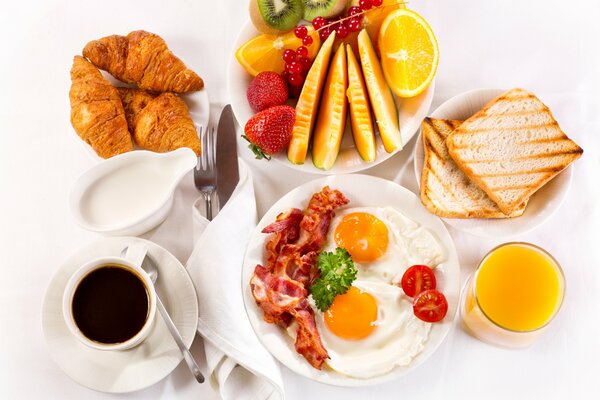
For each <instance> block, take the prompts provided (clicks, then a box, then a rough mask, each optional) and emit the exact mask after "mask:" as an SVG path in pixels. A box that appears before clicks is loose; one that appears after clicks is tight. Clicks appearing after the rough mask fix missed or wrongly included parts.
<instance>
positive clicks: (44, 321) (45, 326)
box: [41, 236, 198, 394]
mask: <svg viewBox="0 0 600 400" xmlns="http://www.w3.org/2000/svg"><path fill="white" fill-rule="evenodd" d="M118 241H140V242H142V243H145V244H147V245H149V247H150V249H149V251H150V250H151V249H152V248H154V249H155V250H156V251H159V252H162V253H164V254H167V255H168V256H169V257H170V258H171V260H172V261H173V264H174V265H177V267H178V268H179V269H180V272H183V274H182V275H181V276H182V277H183V276H185V278H183V279H185V280H187V281H188V282H187V284H188V286H189V287H191V290H190V292H189V293H188V294H187V295H192V294H193V298H194V301H193V302H190V307H191V308H193V310H192V311H193V314H194V316H193V317H194V318H193V319H192V318H190V321H189V323H190V324H192V325H193V326H194V334H193V335H191V336H190V337H189V338H187V340H186V338H183V340H184V344H185V345H186V347H187V348H188V349H189V348H190V347H191V345H192V343H193V341H194V339H195V337H196V334H197V331H198V327H197V325H198V295H197V293H196V289H195V286H194V284H193V281H192V280H191V277H190V276H189V273H188V272H187V269H186V268H185V266H184V265H183V264H182V263H181V262H180V261H179V260H178V259H177V257H175V256H174V255H173V254H172V253H171V252H169V251H168V250H167V249H165V248H164V247H162V246H161V245H159V244H157V243H155V242H152V241H150V240H147V239H143V238H139V237H134V236H112V237H111V236H108V237H101V238H97V239H95V240H92V241H90V242H87V243H86V244H84V245H83V246H81V247H80V248H78V249H76V250H74V251H73V252H71V253H70V254H69V255H68V256H67V257H65V258H64V259H63V260H62V262H61V264H60V265H59V266H58V267H57V268H56V270H55V271H54V274H53V275H52V278H51V279H50V283H49V284H48V286H47V287H46V291H45V293H44V297H43V301H42V305H41V329H42V335H43V337H44V344H45V347H46V351H47V352H48V354H49V356H50V358H51V359H52V361H54V363H55V364H56V366H58V367H59V368H60V370H61V371H62V372H63V373H64V374H65V375H66V376H68V377H69V378H70V379H71V380H72V381H73V382H75V383H77V384H78V385H81V386H83V387H85V388H88V389H91V390H94V391H96V392H100V393H114V394H120V393H131V392H135V391H139V390H142V389H145V388H148V387H150V386H152V385H154V384H156V383H158V382H160V381H161V380H163V379H165V378H166V377H167V376H169V375H170V374H171V373H172V372H173V371H174V370H175V368H176V367H177V366H178V365H179V364H180V363H181V360H183V353H181V352H178V353H177V361H176V362H172V366H169V368H167V369H166V370H165V373H164V375H163V376H157V377H155V379H153V380H149V381H146V382H141V383H140V382H138V384H137V385H129V386H128V387H126V388H117V389H114V388H110V387H109V388H101V387H98V386H93V385H89V384H86V383H84V382H80V381H79V380H77V379H76V378H75V377H74V376H72V375H71V374H69V373H68V372H67V371H66V370H65V369H64V368H63V366H62V364H61V363H60V362H59V360H58V358H57V356H56V352H54V351H52V350H51V346H50V345H49V342H48V331H49V329H50V328H49V325H50V324H51V323H52V321H48V318H49V312H48V308H49V307H51V306H49V305H48V304H49V302H50V301H51V300H52V299H50V298H49V297H50V296H51V289H52V285H54V284H56V282H55V280H56V279H59V275H60V274H61V273H63V270H64V269H65V268H67V267H68V264H69V263H70V262H73V259H74V258H75V257H77V256H78V255H79V254H81V253H82V252H84V251H88V252H90V249H91V248H92V247H93V246H94V245H95V244H98V243H100V242H115V243H116V242H118ZM90 254H92V253H91V252H90ZM90 259H91V258H90ZM61 315H62V307H61ZM159 319H160V318H159ZM60 323H64V322H62V321H61V322H60ZM156 323H157V321H156V320H155V321H154V324H155V326H154V327H153V328H152V329H153V331H152V332H155V330H156V329H157V327H156ZM186 323H187V321H186ZM152 332H151V333H150V335H152V334H153V333H152ZM154 334H156V333H154ZM163 334H165V336H167V335H168V336H170V333H169V332H168V330H167V328H166V326H165V327H164V332H163ZM94 351H102V350H94Z"/></svg>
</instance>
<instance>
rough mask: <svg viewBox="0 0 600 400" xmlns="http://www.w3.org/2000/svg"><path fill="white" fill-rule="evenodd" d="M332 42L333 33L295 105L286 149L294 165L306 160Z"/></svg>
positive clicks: (309, 74) (323, 47)
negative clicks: (292, 124)
mask: <svg viewBox="0 0 600 400" xmlns="http://www.w3.org/2000/svg"><path fill="white" fill-rule="evenodd" d="M334 40H335V33H332V34H331V35H329V37H328V38H327V40H326V41H325V42H324V43H323V45H322V46H321V49H320V50H319V53H318V54H317V57H316V58H315V61H314V62H313V65H312V67H311V68H310V70H309V71H308V74H307V75H306V79H305V80H304V86H302V92H301V93H300V97H299V98H298V103H297V104H296V122H295V123H294V128H293V130H292V139H291V140H290V144H289V147H288V159H289V160H290V162H292V163H294V164H304V161H305V160H306V154H307V152H308V143H309V142H310V136H311V134H312V130H313V127H314V124H315V120H316V119H317V107H318V105H319V99H320V98H321V90H322V88H323V83H324V82H325V78H326V76H327V67H328V66H329V59H330V58H331V49H332V47H333V41H334Z"/></svg>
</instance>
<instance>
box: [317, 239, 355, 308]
mask: <svg viewBox="0 0 600 400" xmlns="http://www.w3.org/2000/svg"><path fill="white" fill-rule="evenodd" d="M317 266H318V268H319V271H321V276H320V277H319V278H318V279H316V280H315V282H314V283H313V285H312V286H311V288H310V293H311V294H312V297H313V299H314V300H315V304H316V305H317V308H318V309H319V310H321V311H325V310H327V309H328V308H329V306H331V303H333V299H335V296H337V295H338V294H344V293H346V292H347V291H348V289H350V286H351V285H352V282H354V280H355V279H356V267H355V266H354V262H352V257H350V254H349V253H348V252H347V251H346V249H342V248H340V247H338V248H337V249H335V253H334V252H327V251H324V252H322V253H321V254H319V260H318V263H317Z"/></svg>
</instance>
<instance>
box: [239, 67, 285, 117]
mask: <svg viewBox="0 0 600 400" xmlns="http://www.w3.org/2000/svg"><path fill="white" fill-rule="evenodd" d="M246 98H247V99H248V103H249V104H250V107H251V108H252V109H253V110H254V112H259V111H262V110H265V109H267V108H269V107H273V106H279V105H282V104H284V103H285V102H286V100H287V99H288V86H287V83H286V82H285V79H283V78H282V77H281V75H279V74H278V73H275V72H273V71H263V72H261V73H259V74H258V75H256V77H255V78H254V79H253V80H252V82H250V86H248V91H247V92H246Z"/></svg>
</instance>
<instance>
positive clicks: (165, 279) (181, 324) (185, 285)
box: [42, 237, 198, 393]
mask: <svg viewBox="0 0 600 400" xmlns="http://www.w3.org/2000/svg"><path fill="white" fill-rule="evenodd" d="M136 242H143V243H146V244H147V245H148V253H150V254H151V255H152V257H153V258H154V259H155V260H156V263H157V266H158V269H159V277H158V281H157V285H156V291H157V293H158V294H159V295H160V297H161V300H162V301H163V303H164V305H165V308H166V309H167V310H168V311H169V314H170V315H171V318H172V319H173V322H174V323H175V326H176V327H177V329H178V330H179V332H180V333H181V336H182V338H183V341H184V343H185V344H186V346H187V347H188V348H189V347H190V346H191V344H192V341H193V340H194V337H195V334H196V327H197V323H198V301H197V299H196V291H195V290H194V285H193V284H192V281H191V279H190V277H189V275H188V273H187V271H186V269H185V267H184V266H183V265H181V263H180V262H179V261H178V260H177V259H176V258H175V257H174V256H173V255H172V254H171V253H169V252H168V251H167V250H165V249H163V248H162V247H160V246H158V245H157V244H155V243H152V242H150V241H147V240H144V239H139V238H135V237H111V238H103V239H100V240H98V241H95V242H93V243H90V244H88V245H87V246H85V247H83V248H82V249H80V250H78V251H77V252H75V253H74V254H73V255H71V256H70V257H69V258H68V259H67V260H66V261H65V262H64V263H63V264H62V265H61V266H60V267H59V268H58V270H57V271H56V273H55V274H54V277H53V278H52V280H51V282H50V285H49V287H48V290H47V292H46V296H45V298H44V304H43V308H42V328H43V331H44V337H45V339H46V345H47V347H48V351H49V352H50V356H51V357H52V359H54V361H55V362H56V363H57V364H58V366H59V367H60V368H61V369H62V370H63V371H64V372H65V373H66V374H67V375H68V376H70V377H71V378H72V379H73V380H74V381H76V382H77V383H79V384H81V385H83V386H86V387H88V388H90V389H94V390H98V391H102V392H110V393H125V392H132V391H134V390H140V389H143V388H145V387H148V386H150V385H152V384H154V383H156V382H158V381H160V380H161V379H163V378H164V377H166V376H167V375H169V374H170V373H171V372H172V371H173V370H174V369H175V367H176V366H177V365H178V364H179V363H180V362H181V360H182V359H183V355H182V354H181V351H179V349H178V348H177V345H176V344H175V341H174V340H173V338H172V337H171V335H170V333H169V331H168V330H167V327H166V325H165V323H164V321H163V319H162V318H161V317H160V316H157V318H156V321H155V322H154V327H153V328H152V332H151V333H150V335H149V336H148V338H147V339H146V340H145V341H144V342H143V343H142V344H141V345H139V346H137V347H135V348H133V349H130V350H126V351H102V350H94V349H91V348H89V347H87V346H85V345H84V344H82V343H81V342H79V341H78V340H77V339H76V338H75V337H74V336H73V335H72V334H71V333H70V332H69V330H68V328H67V326H66V324H65V322H64V319H63V313H62V296H63V290H64V288H65V285H66V283H67V281H68V279H69V277H70V276H71V274H73V272H75V270H77V269H78V268H79V267H80V266H81V265H83V264H84V263H85V262H86V261H89V260H91V259H94V258H97V257H100V256H108V255H115V256H116V255H119V254H120V252H121V250H122V249H123V248H124V247H126V246H129V245H131V244H133V243H136Z"/></svg>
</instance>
